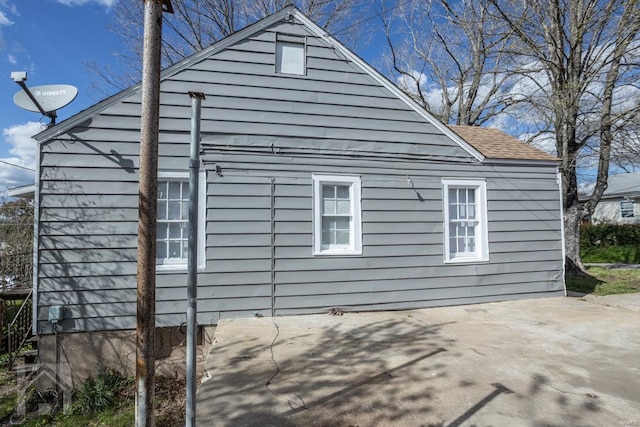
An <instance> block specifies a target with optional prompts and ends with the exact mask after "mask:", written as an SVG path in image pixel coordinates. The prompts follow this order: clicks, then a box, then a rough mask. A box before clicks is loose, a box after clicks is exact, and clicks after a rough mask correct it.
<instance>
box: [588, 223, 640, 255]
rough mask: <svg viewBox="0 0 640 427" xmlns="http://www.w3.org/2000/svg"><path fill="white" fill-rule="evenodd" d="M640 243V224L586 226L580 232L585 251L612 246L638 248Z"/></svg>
mask: <svg viewBox="0 0 640 427" xmlns="http://www.w3.org/2000/svg"><path fill="white" fill-rule="evenodd" d="M638 242H640V224H596V225H585V226H583V227H582V229H581V230H580V246H581V248H582V249H583V250H589V249H593V248H607V247H610V246H637V245H638Z"/></svg>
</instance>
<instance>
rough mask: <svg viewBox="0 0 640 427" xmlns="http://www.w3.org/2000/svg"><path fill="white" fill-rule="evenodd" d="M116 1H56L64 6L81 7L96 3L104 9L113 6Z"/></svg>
mask: <svg viewBox="0 0 640 427" xmlns="http://www.w3.org/2000/svg"><path fill="white" fill-rule="evenodd" d="M115 2H116V0H58V3H60V4H63V5H65V6H83V5H85V4H89V3H98V4H101V5H103V6H106V7H108V8H109V7H111V6H113V5H114V4H115Z"/></svg>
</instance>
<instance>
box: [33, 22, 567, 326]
mask: <svg viewBox="0 0 640 427" xmlns="http://www.w3.org/2000/svg"><path fill="white" fill-rule="evenodd" d="M276 31H282V32H287V33H292V34H302V35H306V36H307V44H308V57H307V70H306V71H307V72H306V75H305V76H289V75H286V76H285V75H277V74H275V72H274V65H273V61H274V56H275V55H274V51H275V45H274V40H275V32H276ZM161 90H162V95H161V109H160V114H161V123H160V131H161V134H160V148H159V153H160V159H159V169H160V170H165V171H187V170H188V155H189V147H188V144H189V138H190V137H189V129H190V122H189V118H190V114H191V112H190V99H189V97H188V96H187V92H188V91H198V92H204V93H205V95H206V97H207V98H206V99H205V100H204V101H203V111H202V125H201V127H202V147H203V167H204V168H205V169H207V188H206V194H207V198H206V231H205V236H202V237H203V238H205V239H206V250H205V253H206V268H205V270H203V271H200V272H199V274H198V280H199V289H198V294H199V298H198V309H199V313H198V322H199V323H200V324H203V325H204V324H211V323H215V322H217V320H218V319H219V318H220V317H238V316H253V315H254V313H256V312H257V313H259V314H261V315H265V316H269V315H271V314H275V315H286V314H300V313H317V312H323V311H326V310H327V309H329V308H331V307H340V308H341V309H343V310H369V309H401V308H414V307H428V306H435V305H446V304H466V303H473V302H484V301H496V300H504V299H513V298H527V297H536V296H552V295H560V294H562V292H563V285H562V261H563V260H562V241H561V218H560V205H559V203H560V202H559V196H558V185H557V183H556V170H555V166H553V165H550V164H540V163H538V164H535V163H532V164H527V163H525V162H521V163H518V164H512V165H488V164H484V165H483V164H481V163H479V162H478V161H476V160H475V159H474V158H473V157H472V156H471V155H470V154H469V153H468V152H467V151H465V150H463V149H462V148H461V147H460V146H458V145H457V144H456V143H455V142H454V141H452V140H450V139H449V138H448V137H447V136H445V135H444V134H443V133H442V132H441V131H439V130H438V128H437V127H436V126H434V125H433V124H431V123H429V122H428V121H427V120H425V119H424V117H422V116H421V115H420V114H418V113H417V112H415V111H414V110H412V109H411V108H409V107H408V105H407V104H406V103H405V102H403V101H402V100H400V99H399V98H398V97H396V96H395V95H394V94H393V93H391V92H390V91H389V90H387V89H386V88H384V87H383V86H382V85H380V83H379V82H378V81H376V80H375V79H374V78H373V77H371V76H370V75H369V74H368V73H366V72H365V71H364V70H362V69H361V68H359V67H358V66H357V65H356V64H354V63H352V62H350V61H348V60H346V59H345V58H344V57H343V56H342V55H341V54H340V53H339V51H337V50H335V49H334V48H333V47H332V46H330V45H328V44H327V42H326V41H324V40H323V39H321V38H319V37H316V36H314V35H313V34H312V33H311V32H309V31H307V30H306V29H305V28H304V27H302V26H301V25H293V24H282V23H281V24H277V25H275V26H273V27H269V28H266V29H264V30H262V31H259V32H258V33H256V34H254V35H252V36H250V37H249V38H247V39H246V40H244V41H241V42H239V43H237V44H235V45H233V46H231V47H229V48H227V49H225V50H223V51H221V52H218V53H215V54H213V55H212V56H210V57H204V58H202V60H201V61H199V62H196V63H195V64H192V65H191V66H189V67H188V68H187V69H185V70H183V71H180V72H177V73H175V74H173V75H171V76H170V77H168V78H166V79H165V80H163V82H162V86H161ZM139 113H140V94H139V93H132V94H131V95H130V96H128V97H126V98H124V99H122V100H120V102H117V103H115V104H113V105H112V106H109V107H108V108H106V109H104V110H102V111H100V112H99V113H96V114H93V115H92V116H91V117H90V118H88V119H87V120H86V121H85V122H84V123H81V124H79V125H78V126H75V127H74V128H73V129H71V130H69V131H67V132H65V133H63V134H61V135H57V136H55V137H52V138H51V139H50V140H48V141H47V142H44V143H42V144H41V145H40V147H41V164H40V170H39V180H40V192H39V203H40V204H39V206H40V209H39V234H40V235H39V257H38V260H39V265H38V277H39V280H38V298H39V301H38V307H39V309H38V313H37V314H38V319H39V327H38V329H39V331H41V332H44V333H48V332H51V329H50V327H49V325H48V322H47V321H46V320H47V311H48V307H49V306H52V305H62V306H64V309H65V320H64V321H63V322H62V323H61V325H60V327H61V328H62V329H61V330H67V331H74V330H97V329H130V328H134V327H135V309H136V307H135V303H136V277H135V276H136V249H137V227H138V225H137V213H138V210H137V202H138V164H139V159H138V153H139V144H138V141H139V137H140V134H139V126H140V119H139ZM312 173H330V174H351V175H358V176H360V177H361V180H362V242H363V253H362V256H357V257H336V256H332V257H321V256H316V257H314V256H312V187H311V174H312ZM443 177H448V178H482V179H486V182H487V196H488V221H489V222H488V229H489V257H490V261H489V262H488V263H478V264H465V265H458V264H456V265H451V264H445V263H444V254H443V250H444V248H443V247H444V245H443V234H442V233H443V217H442V189H441V178H443ZM407 178H409V179H410V182H409V181H408V179H407ZM411 183H413V188H412V186H411ZM185 311H186V274H185V273H184V272H158V275H157V305H156V313H157V325H158V326H175V325H180V324H181V323H183V322H184V321H185V314H184V313H185Z"/></svg>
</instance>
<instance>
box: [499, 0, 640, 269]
mask: <svg viewBox="0 0 640 427" xmlns="http://www.w3.org/2000/svg"><path fill="white" fill-rule="evenodd" d="M489 1H490V3H491V5H492V7H493V8H492V10H493V13H494V16H495V17H497V18H499V19H502V20H503V21H504V22H505V23H506V24H507V25H508V27H509V29H510V31H511V32H512V33H513V34H514V35H515V37H516V38H517V41H518V43H517V44H514V45H512V46H511V47H510V50H509V51H508V52H509V53H510V54H511V55H514V56H516V57H517V58H519V60H520V61H522V63H523V64H527V65H528V69H529V71H528V73H526V74H525V73H523V74H522V78H523V79H524V80H525V81H528V83H529V84H530V85H531V86H532V87H535V90H534V91H533V92H532V95H530V96H529V98H528V99H527V102H528V103H529V105H530V106H531V107H532V108H533V109H534V110H535V111H537V113H538V115H539V118H540V120H543V121H544V122H545V123H546V124H549V125H550V130H551V131H552V132H553V135H554V136H555V143H556V150H557V153H558V156H559V157H560V158H561V160H562V162H561V164H560V171H561V174H562V186H563V208H564V224H565V246H566V257H567V259H566V267H567V271H570V272H571V271H573V272H582V271H583V267H582V262H581V259H580V223H581V221H582V219H583V218H584V217H585V216H587V215H590V214H592V213H593V210H594V209H595V206H596V204H597V203H598V201H599V200H600V198H601V197H602V194H603V192H604V190H605V189H606V188H607V178H608V172H609V166H610V159H611V151H612V147H613V142H614V137H615V136H616V134H619V133H620V132H622V130H623V129H624V128H625V127H626V125H627V124H628V123H629V122H630V121H632V120H634V118H636V117H637V116H638V113H639V110H640V107H639V106H638V103H637V102H629V96H630V95H631V94H633V93H634V92H635V93H636V94H637V93H638V92H637V89H638V87H637V85H636V83H635V82H636V80H637V78H638V68H637V62H638V61H637V59H638V55H639V53H640V52H639V50H640V41H639V40H638V31H639V30H640V7H638V3H639V2H638V0H512V1H500V0H489ZM585 150H591V151H597V153H598V156H597V178H596V183H595V185H594V187H593V191H592V192H591V194H590V195H589V198H588V200H586V201H581V200H579V199H578V183H577V163H578V160H579V158H580V156H581V154H583V153H584V152H585Z"/></svg>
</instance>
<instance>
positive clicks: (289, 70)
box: [276, 34, 307, 76]
mask: <svg viewBox="0 0 640 427" xmlns="http://www.w3.org/2000/svg"><path fill="white" fill-rule="evenodd" d="M306 51H307V48H306V39H305V37H303V36H294V35H289V34H278V35H277V36H276V73H278V74H295V75H300V76H303V75H304V74H305V72H306V65H307V64H306V62H307V61H306Z"/></svg>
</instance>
